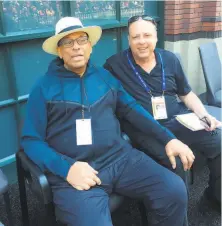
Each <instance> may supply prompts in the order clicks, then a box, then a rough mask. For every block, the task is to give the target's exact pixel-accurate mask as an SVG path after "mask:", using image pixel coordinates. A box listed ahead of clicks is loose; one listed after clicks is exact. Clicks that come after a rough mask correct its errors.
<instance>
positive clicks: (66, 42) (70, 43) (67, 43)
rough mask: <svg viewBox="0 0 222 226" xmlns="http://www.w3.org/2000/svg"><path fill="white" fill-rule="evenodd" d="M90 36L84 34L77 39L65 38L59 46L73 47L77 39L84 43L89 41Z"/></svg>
mask: <svg viewBox="0 0 222 226" xmlns="http://www.w3.org/2000/svg"><path fill="white" fill-rule="evenodd" d="M88 40H89V37H88V36H86V35H84V36H81V37H79V38H76V39H71V38H63V39H61V40H60V41H59V42H58V46H64V47H65V48H71V47H73V46H74V43H75V41H76V42H77V43H78V44H79V45H80V46H82V45H84V44H86V43H87V42H88Z"/></svg>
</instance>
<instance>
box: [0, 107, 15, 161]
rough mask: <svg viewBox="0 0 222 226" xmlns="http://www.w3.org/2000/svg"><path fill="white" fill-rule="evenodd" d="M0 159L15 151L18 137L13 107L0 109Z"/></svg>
mask: <svg viewBox="0 0 222 226" xmlns="http://www.w3.org/2000/svg"><path fill="white" fill-rule="evenodd" d="M0 125H2V126H1V127H0V144H1V151H0V159H1V158H5V157H7V156H9V155H11V154H14V153H15V152H16V151H17V144H18V137H17V127H16V119H15V112H14V109H13V107H10V108H2V109H0Z"/></svg>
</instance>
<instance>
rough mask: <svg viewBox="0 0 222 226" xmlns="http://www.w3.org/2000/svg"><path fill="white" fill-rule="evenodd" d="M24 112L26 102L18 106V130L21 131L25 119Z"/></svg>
mask: <svg viewBox="0 0 222 226" xmlns="http://www.w3.org/2000/svg"><path fill="white" fill-rule="evenodd" d="M25 111H26V102H24V103H22V104H20V105H19V115H20V121H21V123H20V128H19V129H20V130H21V129H22V126H23V122H24V117H25Z"/></svg>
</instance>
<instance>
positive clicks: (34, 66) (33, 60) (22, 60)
mask: <svg viewBox="0 0 222 226" xmlns="http://www.w3.org/2000/svg"><path fill="white" fill-rule="evenodd" d="M43 41H44V40H43V39H38V40H30V41H25V42H18V43H14V44H13V45H12V46H11V55H12V61H13V64H14V71H15V75H16V81H17V89H18V95H19V96H21V95H26V94H28V93H29V92H30V89H31V87H32V86H33V84H34V83H35V82H36V80H37V79H38V78H39V77H40V76H42V75H44V74H45V72H46V70H47V68H48V65H49V62H50V61H51V60H52V59H53V58H54V56H53V55H50V54H47V53H45V52H44V51H43V50H42V43H43Z"/></svg>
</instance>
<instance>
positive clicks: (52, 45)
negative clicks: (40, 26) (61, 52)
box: [42, 17, 102, 55]
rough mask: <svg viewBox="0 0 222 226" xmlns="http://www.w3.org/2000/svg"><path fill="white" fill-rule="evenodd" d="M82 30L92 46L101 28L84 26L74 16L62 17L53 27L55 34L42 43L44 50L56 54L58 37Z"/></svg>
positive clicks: (100, 32) (99, 35)
mask: <svg viewBox="0 0 222 226" xmlns="http://www.w3.org/2000/svg"><path fill="white" fill-rule="evenodd" d="M78 31H83V32H86V33H87V34H88V36H89V41H90V43H91V45H92V46H94V45H95V44H96V43H97V42H98V41H99V39H100V37H101V34H102V29H101V27H99V26H89V27H84V26H83V25H82V23H81V21H80V20H79V19H78V18H76V17H63V18H62V19H60V20H59V21H58V22H57V24H56V27H55V35H54V36H52V37H50V38H48V39H46V40H45V41H44V43H43V45H42V48H43V50H44V51H45V52H47V53H49V54H53V55H58V52H57V47H58V42H59V40H60V39H62V38H63V37H65V36H66V35H69V34H71V33H74V32H78Z"/></svg>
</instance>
